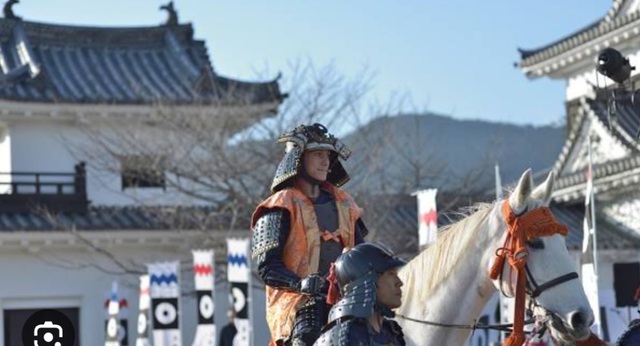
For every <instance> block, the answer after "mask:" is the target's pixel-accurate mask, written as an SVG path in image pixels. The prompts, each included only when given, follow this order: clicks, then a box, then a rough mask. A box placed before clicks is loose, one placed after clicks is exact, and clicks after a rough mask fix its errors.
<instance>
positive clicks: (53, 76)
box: [0, 18, 283, 105]
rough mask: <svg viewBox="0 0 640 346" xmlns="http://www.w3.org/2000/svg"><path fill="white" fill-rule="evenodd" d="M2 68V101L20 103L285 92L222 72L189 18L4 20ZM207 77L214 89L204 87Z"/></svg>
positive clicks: (240, 97) (236, 97) (229, 99)
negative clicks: (149, 23)
mask: <svg viewBox="0 0 640 346" xmlns="http://www.w3.org/2000/svg"><path fill="white" fill-rule="evenodd" d="M17 47H18V48H17ZM19 47H22V48H19ZM18 50H20V51H18ZM0 72H2V73H0V99H5V100H15V101H31V102H63V103H92V104H157V103H162V104H193V103H203V104H213V103H215V104H223V105H245V104H259V103H273V102H279V101H281V100H282V98H283V95H282V94H281V93H280V90H279V86H278V83H277V80H272V81H268V82H264V83H253V82H244V81H238V80H232V79H229V78H225V77H222V76H220V75H218V74H216V73H215V72H214V70H213V67H212V66H211V64H210V61H209V56H208V53H207V49H206V47H205V44H204V42H203V41H199V40H195V39H194V38H193V28H192V26H191V25H190V24H185V25H177V26H157V27H135V28H134V27H132V28H99V27H80V26H68V25H53V24H43V23H34V22H23V21H16V20H11V19H4V18H0ZM203 78H204V79H208V80H209V81H208V83H209V85H210V87H209V88H202V87H199V85H202V83H201V82H200V81H201V80H202V79H203Z"/></svg>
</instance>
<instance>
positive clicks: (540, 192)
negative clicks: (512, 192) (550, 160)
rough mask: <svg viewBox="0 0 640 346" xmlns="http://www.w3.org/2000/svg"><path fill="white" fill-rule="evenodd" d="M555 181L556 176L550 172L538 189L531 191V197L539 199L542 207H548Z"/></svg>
mask: <svg viewBox="0 0 640 346" xmlns="http://www.w3.org/2000/svg"><path fill="white" fill-rule="evenodd" d="M555 181H556V174H555V173H554V172H553V171H551V172H549V175H547V179H546V180H545V181H544V182H543V183H542V184H540V185H538V187H536V188H535V190H533V192H532V193H531V197H532V198H535V199H541V200H542V202H543V203H544V205H549V202H550V201H551V195H552V194H553V184H554V183H555Z"/></svg>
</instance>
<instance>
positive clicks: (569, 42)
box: [518, 11, 640, 67]
mask: <svg viewBox="0 0 640 346" xmlns="http://www.w3.org/2000/svg"><path fill="white" fill-rule="evenodd" d="M638 19H640V11H634V12H631V13H628V14H626V15H623V16H619V17H616V18H611V17H610V16H609V15H607V16H604V17H603V18H601V19H599V20H597V21H595V22H594V23H591V24H589V25H588V26H586V27H584V28H583V29H580V30H578V31H576V32H575V33H573V34H570V35H568V36H566V37H564V38H562V39H559V40H557V41H554V42H552V43H550V44H547V45H544V46H542V47H539V48H536V49H518V52H519V53H520V59H521V60H520V63H519V66H520V67H528V66H532V65H535V64H537V63H539V62H542V61H544V60H547V59H549V58H551V57H554V56H557V55H560V54H562V53H564V52H566V51H569V50H570V49H573V48H575V47H578V46H580V45H582V44H584V43H587V42H589V41H591V40H593V39H595V38H597V37H600V36H603V35H605V34H607V33H609V32H612V31H614V30H617V29H620V28H622V27H624V26H626V25H629V24H631V23H634V22H636V21H637V20H638Z"/></svg>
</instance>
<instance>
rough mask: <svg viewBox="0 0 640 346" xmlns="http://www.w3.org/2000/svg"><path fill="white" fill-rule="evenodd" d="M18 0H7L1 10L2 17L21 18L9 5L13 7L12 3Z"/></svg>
mask: <svg viewBox="0 0 640 346" xmlns="http://www.w3.org/2000/svg"><path fill="white" fill-rule="evenodd" d="M19 2H20V1H19V0H9V1H7V2H6V3H5V4H4V7H3V8H2V12H3V13H4V17H5V18H6V19H15V20H21V19H22V18H20V17H18V16H16V15H15V14H14V13H13V9H12V8H11V7H13V5H15V4H17V3H19Z"/></svg>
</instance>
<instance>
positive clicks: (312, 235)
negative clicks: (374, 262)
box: [251, 184, 362, 345]
mask: <svg viewBox="0 0 640 346" xmlns="http://www.w3.org/2000/svg"><path fill="white" fill-rule="evenodd" d="M326 188H327V189H328V190H329V191H330V192H331V193H332V194H333V195H334V196H335V202H336V206H337V209H338V229H337V230H336V231H335V232H333V234H334V235H336V236H339V237H340V240H341V242H342V245H343V246H344V247H353V246H354V242H355V225H356V221H357V220H358V219H359V218H360V215H361V214H362V212H361V209H360V208H359V207H358V205H357V204H356V203H355V201H354V200H353V198H352V197H351V196H349V194H348V193H346V192H344V191H342V190H340V189H338V188H336V187H334V186H333V185H328V184H327V186H326ZM274 208H280V209H285V210H287V211H288V212H289V217H290V221H291V222H290V224H291V229H290V231H289V237H288V238H287V241H286V243H285V245H284V249H283V251H282V261H283V263H284V265H285V266H286V267H287V268H288V269H289V270H291V271H292V272H294V273H295V274H296V275H298V276H299V277H300V278H303V277H305V276H307V275H309V274H313V273H316V272H317V271H318V264H319V260H320V237H321V235H322V233H323V231H325V230H320V229H319V227H318V222H317V220H316V214H315V209H314V206H313V203H312V202H311V200H310V199H309V198H308V197H307V196H305V195H304V194H303V193H302V192H301V191H300V190H298V189H295V188H288V189H284V190H280V191H278V192H276V193H274V194H273V195H271V196H270V197H269V198H267V199H266V200H264V201H263V202H262V203H260V205H258V207H257V208H256V211H255V212H254V213H253V216H252V217H251V228H252V229H253V227H254V226H255V224H256V222H257V221H258V219H259V218H260V217H261V216H262V215H263V214H264V213H265V211H266V210H268V209H274ZM266 296H267V325H268V326H269V330H270V331H271V338H272V342H271V344H272V345H274V340H275V341H277V340H286V339H288V338H289V336H290V335H291V330H292V328H293V322H294V320H295V317H296V312H297V311H298V310H299V309H300V307H301V306H302V305H303V304H304V303H305V302H306V301H307V299H308V297H307V296H305V295H302V294H299V293H296V292H288V291H285V290H280V289H276V288H272V287H270V286H266Z"/></svg>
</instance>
